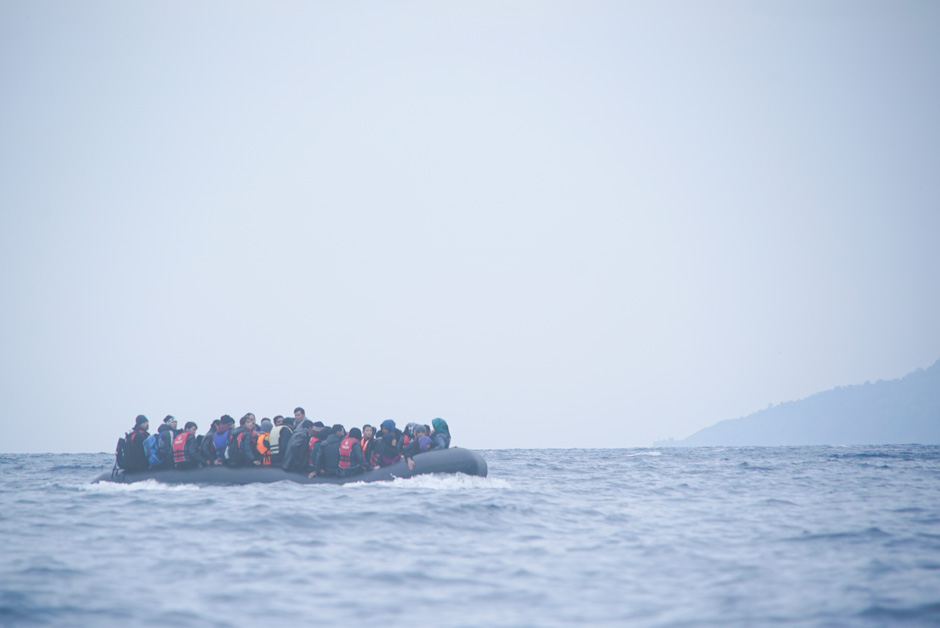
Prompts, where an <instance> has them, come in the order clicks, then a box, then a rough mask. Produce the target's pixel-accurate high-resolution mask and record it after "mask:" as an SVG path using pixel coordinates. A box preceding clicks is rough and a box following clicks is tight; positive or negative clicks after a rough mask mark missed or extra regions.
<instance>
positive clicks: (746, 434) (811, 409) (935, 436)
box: [653, 360, 940, 447]
mask: <svg viewBox="0 0 940 628" xmlns="http://www.w3.org/2000/svg"><path fill="white" fill-rule="evenodd" d="M892 443H895V444H907V443H919V444H925V445H927V444H940V360H938V361H937V362H935V363H934V364H933V365H932V366H931V367H929V368H927V369H926V370H925V369H917V370H916V371H914V372H912V373H908V374H907V375H905V376H904V377H902V378H900V379H893V380H890V381H881V380H879V381H877V382H875V383H874V384H872V383H869V382H865V383H864V384H861V385H858V386H844V387H843V386H838V387H836V388H834V389H832V390H827V391H826V392H821V393H816V394H815V395H812V396H810V397H807V398H806V399H800V400H799V401H788V402H786V403H782V404H780V405H777V406H774V407H772V408H767V409H766V410H761V411H760V412H755V413H754V414H751V415H748V416H745V417H741V418H738V419H728V420H726V421H720V422H718V423H716V424H715V425H712V426H710V427H706V428H704V429H702V430H699V431H698V432H696V433H694V434H692V435H691V436H689V437H688V438H685V439H682V440H672V439H670V440H665V441H657V442H655V443H653V446H654V447H699V446H747V445H767V446H777V445H887V444H892Z"/></svg>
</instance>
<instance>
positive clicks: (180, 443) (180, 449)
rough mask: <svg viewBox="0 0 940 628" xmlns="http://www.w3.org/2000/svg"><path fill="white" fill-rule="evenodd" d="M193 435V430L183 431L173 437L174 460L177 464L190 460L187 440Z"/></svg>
mask: <svg viewBox="0 0 940 628" xmlns="http://www.w3.org/2000/svg"><path fill="white" fill-rule="evenodd" d="M192 435H193V434H192V432H189V431H182V432H180V433H179V435H178V436H177V437H176V438H174V439H173V462H175V463H176V464H180V463H181V462H189V460H187V459H186V440H187V439H188V438H189V437H190V436H192Z"/></svg>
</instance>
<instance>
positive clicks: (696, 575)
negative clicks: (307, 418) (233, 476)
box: [0, 445, 940, 628]
mask: <svg viewBox="0 0 940 628" xmlns="http://www.w3.org/2000/svg"><path fill="white" fill-rule="evenodd" d="M480 453H481V454H482V455H483V457H484V458H485V459H486V460H487V462H488V465H489V476H488V477H486V478H479V477H470V476H464V475H440V476H420V477H415V478H411V479H407V480H401V479H400V480H396V481H393V482H384V483H383V482H380V483H373V484H362V483H359V484H346V485H338V486H334V485H301V484H294V483H290V482H280V483H277V484H267V485H260V484H255V485H248V486H198V485H182V486H168V485H162V484H158V483H156V482H153V481H148V482H144V483H139V484H131V485H120V484H110V483H100V484H94V483H92V481H93V479H94V478H95V477H96V476H97V475H99V474H100V473H102V472H104V471H109V470H110V469H111V468H112V465H113V456H112V455H108V454H55V455H53V454H38V455H37V454H31V455H19V454H4V455H0V478H2V479H0V543H2V550H0V556H2V559H0V626H55V627H57V628H61V627H68V626H82V627H85V626H94V627H98V626H102V627H107V626H120V627H127V626H175V627H189V626H191V627H194V628H195V627H199V628H206V627H242V626H245V627H248V626H251V627H256V626H264V627H265V628H269V627H277V626H373V627H374V626H380V627H383V628H386V627H391V626H407V627H409V628H420V627H423V626H434V627H451V626H452V627H463V626H466V627H507V628H508V627H524V626H533V627H536V626H537V627H542V626H544V627H552V626H559V627H561V626H592V627H593V626H676V627H679V626H683V627H685V626H688V627H692V626H722V627H728V626H732V627H733V626H742V627H743V626H748V627H750V626H801V627H803V626H810V627H812V626H827V627H828V626H832V627H837V626H838V627H841V626H866V627H867V626H933V627H936V626H940V447H938V446H914V445H911V446H903V445H892V446H877V447H753V448H720V447H708V448H663V449H530V450H489V451H481V452H480Z"/></svg>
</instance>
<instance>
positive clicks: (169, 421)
mask: <svg viewBox="0 0 940 628" xmlns="http://www.w3.org/2000/svg"><path fill="white" fill-rule="evenodd" d="M163 423H164V425H169V426H170V427H171V428H173V429H174V430H175V429H176V417H175V416H173V415H172V414H168V415H166V418H164V419H163Z"/></svg>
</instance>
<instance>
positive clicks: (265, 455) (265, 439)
mask: <svg viewBox="0 0 940 628" xmlns="http://www.w3.org/2000/svg"><path fill="white" fill-rule="evenodd" d="M270 439H271V419H261V431H260V432H258V435H257V436H256V437H255V450H256V451H257V452H258V455H259V456H261V464H262V465H270V464H271V440H270Z"/></svg>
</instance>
